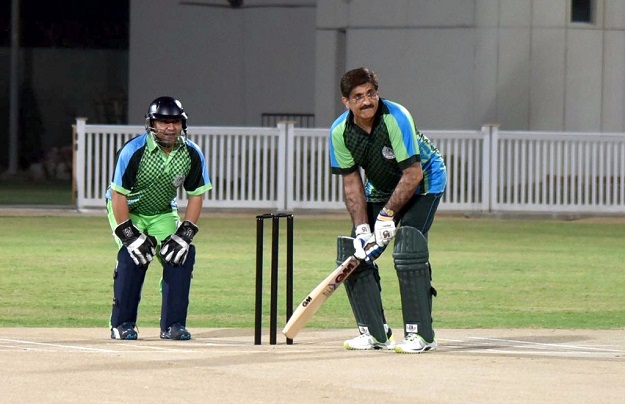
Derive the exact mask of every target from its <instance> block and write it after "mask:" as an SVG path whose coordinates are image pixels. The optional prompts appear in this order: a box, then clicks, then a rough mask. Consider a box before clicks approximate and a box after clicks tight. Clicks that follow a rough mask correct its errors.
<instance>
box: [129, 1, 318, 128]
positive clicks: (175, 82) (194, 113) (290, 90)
mask: <svg viewBox="0 0 625 404" xmlns="http://www.w3.org/2000/svg"><path fill="white" fill-rule="evenodd" d="M180 3H182V2H180V1H178V0H132V1H131V35H130V86H129V121H130V123H142V122H143V117H144V115H145V113H146V111H147V108H148V105H149V103H150V102H151V101H152V100H153V99H154V98H156V97H158V96H161V95H171V96H174V97H177V98H179V99H180V100H181V101H182V103H183V105H184V107H185V110H186V111H187V112H188V114H189V124H190V125H228V126H244V125H248V126H259V125H260V124H261V114H262V113H264V112H269V113H277V112H287V113H310V112H312V111H313V109H314V98H313V94H314V91H315V88H314V83H315V81H314V74H315V71H314V60H315V8H314V7H302V8H250V9H248V8H241V9H231V8H217V7H205V6H197V5H195V6H194V5H181V4H180ZM195 3H199V2H195ZM205 3H207V4H208V3H211V4H223V5H226V4H227V2H226V1H225V0H224V1H212V2H210V1H207V2H205ZM245 3H246V4H253V3H254V2H253V0H252V1H249V0H248V1H246V2H245ZM257 3H262V2H257Z"/></svg>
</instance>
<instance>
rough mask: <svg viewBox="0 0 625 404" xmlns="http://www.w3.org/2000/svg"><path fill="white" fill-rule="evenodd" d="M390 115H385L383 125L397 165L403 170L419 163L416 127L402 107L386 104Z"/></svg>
mask: <svg viewBox="0 0 625 404" xmlns="http://www.w3.org/2000/svg"><path fill="white" fill-rule="evenodd" d="M387 106H388V109H389V112H390V114H388V115H385V116H384V119H385V124H386V127H387V130H388V134H389V139H390V141H391V146H392V147H393V152H394V153H395V158H396V160H397V164H398V165H399V167H400V168H401V169H402V170H403V169H404V168H406V167H409V166H411V165H412V164H414V163H416V162H418V161H421V155H420V153H419V140H418V135H419V133H418V132H417V129H416V126H415V124H414V121H413V119H412V116H411V115H410V112H408V110H407V109H406V108H404V107H403V106H401V105H399V104H396V103H393V102H390V101H388V102H387Z"/></svg>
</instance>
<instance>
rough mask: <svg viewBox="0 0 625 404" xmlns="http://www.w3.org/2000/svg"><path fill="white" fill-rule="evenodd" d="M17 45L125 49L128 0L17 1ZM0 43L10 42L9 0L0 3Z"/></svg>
mask: <svg viewBox="0 0 625 404" xmlns="http://www.w3.org/2000/svg"><path fill="white" fill-rule="evenodd" d="M20 3H21V6H20V46H21V47H26V48H37V47H39V48H84V49H128V32H129V28H128V26H129V21H130V18H129V17H130V12H129V0H114V1H110V0H109V1H106V0H88V1H85V0H82V1H80V0H64V1H45V2H42V1H40V0H21V1H20ZM0 7H1V9H0V46H6V47H9V46H11V1H10V0H5V1H4V2H2V5H1V6H0Z"/></svg>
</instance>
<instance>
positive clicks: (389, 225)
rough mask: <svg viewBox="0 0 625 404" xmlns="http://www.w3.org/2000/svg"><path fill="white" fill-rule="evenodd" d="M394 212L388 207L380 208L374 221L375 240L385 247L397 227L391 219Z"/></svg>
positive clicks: (393, 235)
mask: <svg viewBox="0 0 625 404" xmlns="http://www.w3.org/2000/svg"><path fill="white" fill-rule="evenodd" d="M393 215H394V212H393V211H392V210H389V209H386V208H384V209H382V210H381V211H380V213H379V214H378V217H377V219H376V221H375V227H374V230H373V231H374V234H375V242H376V244H377V245H379V246H380V247H386V246H387V245H388V243H390V241H391V240H392V239H393V237H395V233H396V232H397V229H396V228H395V221H394V220H393Z"/></svg>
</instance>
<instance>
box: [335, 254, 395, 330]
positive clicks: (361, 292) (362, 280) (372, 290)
mask: <svg viewBox="0 0 625 404" xmlns="http://www.w3.org/2000/svg"><path fill="white" fill-rule="evenodd" d="M345 290H346V291H347V297H348V299H349V303H350V305H351V307H352V311H353V312H354V317H355V318H356V323H357V324H358V328H359V329H360V331H361V333H362V332H363V330H365V327H366V330H368V332H369V334H370V335H372V336H373V337H375V339H377V340H378V341H379V342H384V341H386V339H387V335H386V331H385V330H384V323H385V322H386V320H385V318H384V308H383V307H382V296H381V293H380V291H381V288H380V276H379V274H378V268H377V266H375V264H374V265H367V264H361V265H360V266H359V267H358V268H357V269H356V271H355V272H354V273H353V274H352V275H351V276H350V277H349V278H347V279H346V280H345Z"/></svg>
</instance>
